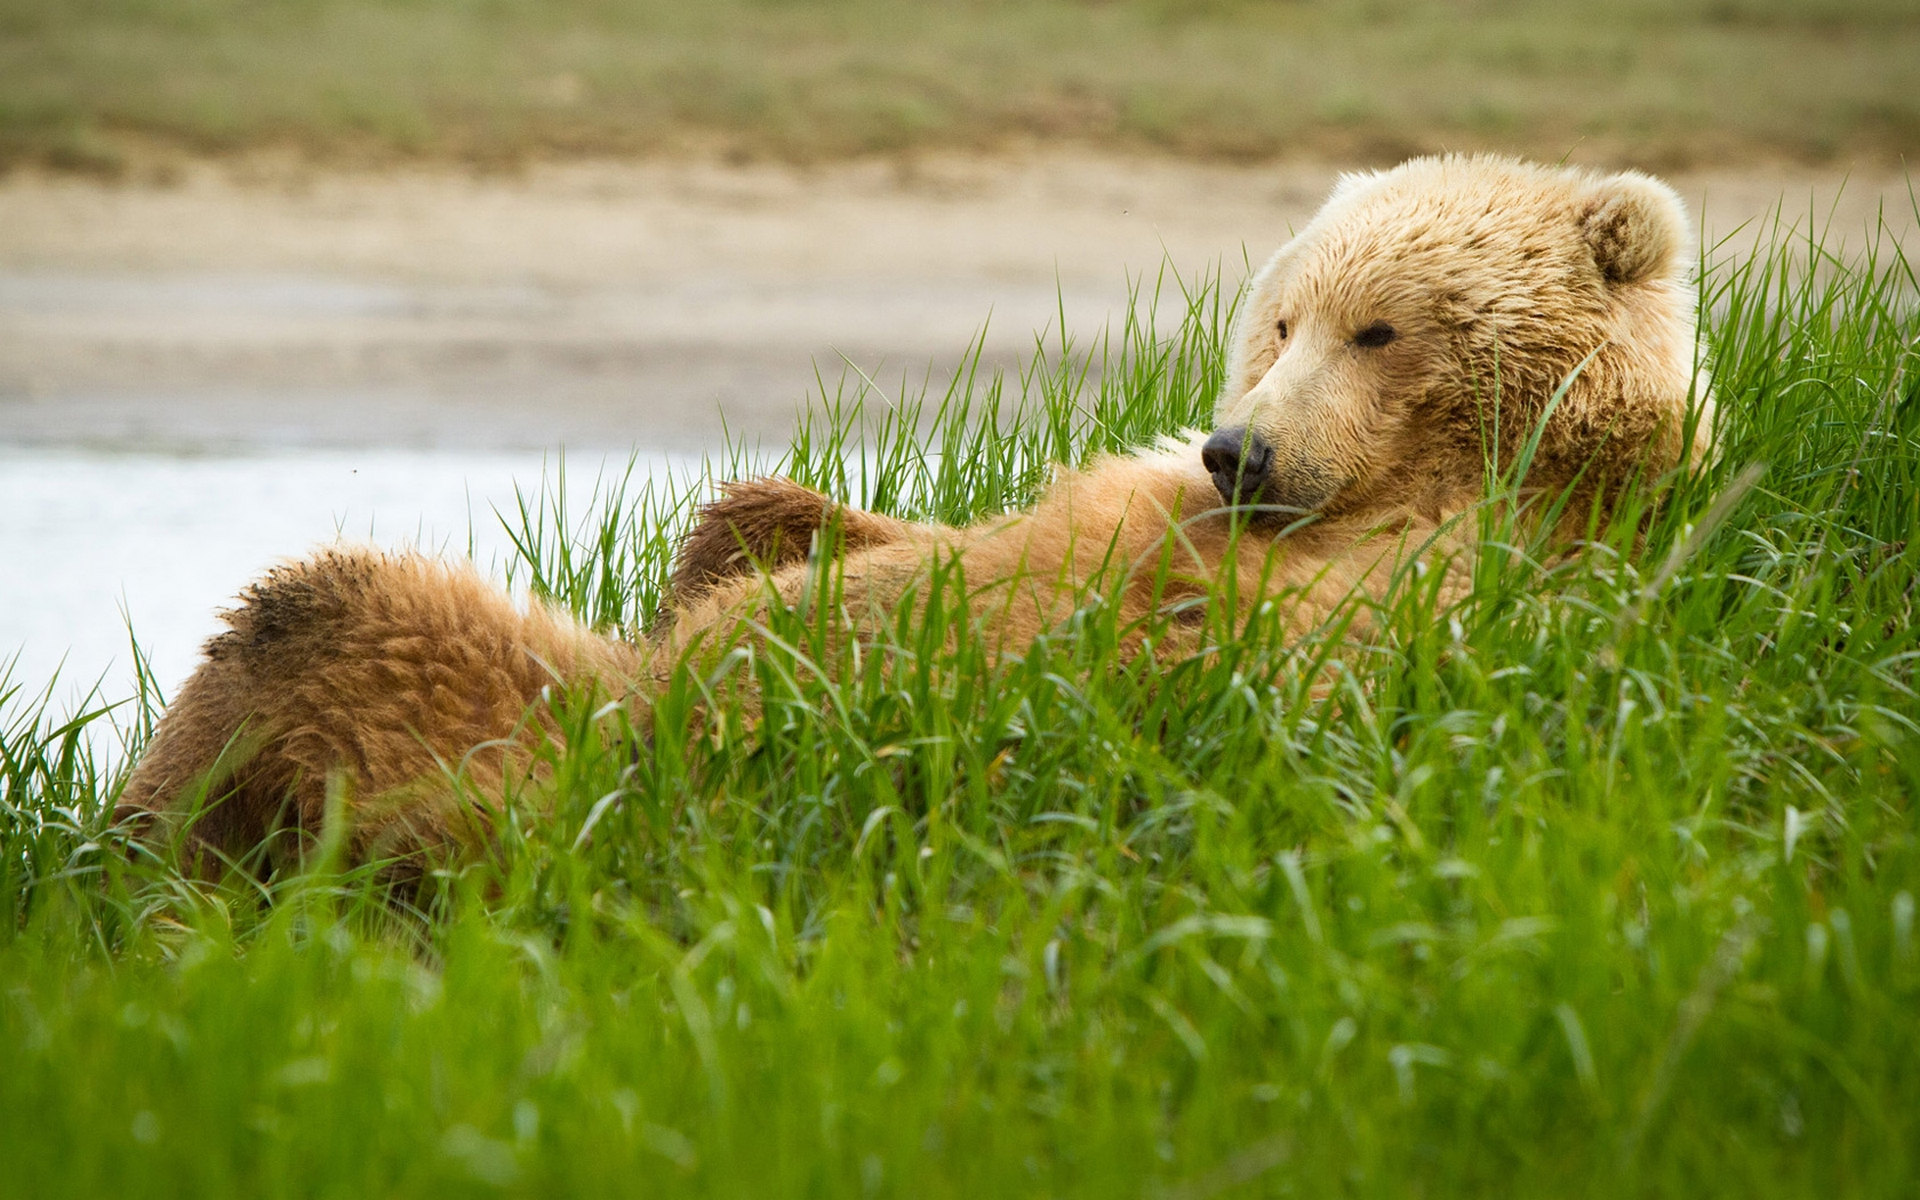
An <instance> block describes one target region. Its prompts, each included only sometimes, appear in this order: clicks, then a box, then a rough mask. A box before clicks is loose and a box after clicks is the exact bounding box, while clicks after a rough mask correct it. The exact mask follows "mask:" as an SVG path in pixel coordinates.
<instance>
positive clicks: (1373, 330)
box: [1353, 321, 1400, 350]
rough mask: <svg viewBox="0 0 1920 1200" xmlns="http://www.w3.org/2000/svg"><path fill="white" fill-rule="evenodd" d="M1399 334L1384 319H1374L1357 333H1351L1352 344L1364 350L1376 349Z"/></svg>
mask: <svg viewBox="0 0 1920 1200" xmlns="http://www.w3.org/2000/svg"><path fill="white" fill-rule="evenodd" d="M1399 336H1400V335H1399V334H1398V333H1397V332H1395V331H1394V328H1393V326H1391V325H1389V324H1387V323H1386V322H1385V321H1375V322H1374V323H1373V324H1371V325H1369V326H1367V327H1366V328H1365V329H1362V330H1361V331H1360V332H1359V333H1356V334H1354V335H1353V344H1354V345H1356V346H1359V347H1361V348H1362V349H1366V350H1378V349H1379V348H1380V347H1382V346H1384V345H1386V344H1387V343H1388V342H1390V341H1392V340H1393V339H1394V338H1397V337H1399Z"/></svg>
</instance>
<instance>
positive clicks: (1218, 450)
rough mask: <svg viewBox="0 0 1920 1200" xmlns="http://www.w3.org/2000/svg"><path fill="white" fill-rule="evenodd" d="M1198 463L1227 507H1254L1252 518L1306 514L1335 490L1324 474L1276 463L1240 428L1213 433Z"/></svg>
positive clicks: (1261, 441)
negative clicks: (1258, 509) (1256, 509)
mask: <svg viewBox="0 0 1920 1200" xmlns="http://www.w3.org/2000/svg"><path fill="white" fill-rule="evenodd" d="M1200 464H1201V465H1202V466H1204V467H1205V468H1206V469H1207V473H1208V474H1209V475H1211V476H1213V486H1214V489H1215V490H1216V491H1218V492H1219V493H1220V500H1221V502H1222V503H1224V504H1226V505H1228V506H1229V507H1248V506H1258V507H1259V508H1260V509H1261V510H1262V511H1261V512H1260V513H1258V514H1256V515H1257V518H1266V519H1281V518H1285V517H1287V516H1288V515H1298V514H1300V513H1304V512H1310V511H1312V510H1313V509H1316V508H1318V507H1319V506H1320V505H1322V504H1324V503H1326V502H1327V500H1328V499H1330V498H1331V497H1332V496H1333V494H1334V493H1335V492H1337V491H1339V490H1340V484H1339V481H1338V480H1336V479H1335V478H1333V476H1332V475H1331V474H1329V473H1327V472H1324V471H1316V470H1313V469H1312V468H1311V467H1307V466H1301V465H1297V464H1281V463H1280V462H1279V456H1277V455H1276V454H1275V453H1274V451H1273V447H1272V446H1271V445H1269V444H1268V443H1267V441H1266V439H1264V438H1262V437H1261V436H1260V435H1259V434H1258V433H1255V432H1253V431H1252V430H1250V429H1248V428H1247V427H1246V426H1244V425H1234V426H1230V427H1229V428H1226V429H1219V430H1215V431H1214V434H1213V436H1212V437H1210V438H1208V439H1207V441H1206V444H1205V445H1203V446H1202V447H1201V448H1200Z"/></svg>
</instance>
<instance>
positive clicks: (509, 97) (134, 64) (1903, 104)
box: [0, 0, 1920, 172]
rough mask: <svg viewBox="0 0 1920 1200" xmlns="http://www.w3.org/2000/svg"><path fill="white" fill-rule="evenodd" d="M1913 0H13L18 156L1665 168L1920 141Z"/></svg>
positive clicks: (3, 14)
mask: <svg viewBox="0 0 1920 1200" xmlns="http://www.w3.org/2000/svg"><path fill="white" fill-rule="evenodd" d="M1916 63H1920V11H1916V10H1915V8H1914V6H1913V5H1911V4H1909V3H1906V2H1905V0H1811V2H1809V0H1711V2H1709V0H1680V2H1678V3H1658V2H1655V0H1596V2H1595V3H1590V4H1584V5H1577V6H1569V5H1565V4H1561V3H1557V2H1554V0H1517V2H1511V3H1490V2H1484V0H1454V2H1451V3H1445V4H1417V3H1411V2H1403V0H1369V2H1366V3H1269V2H1265V0H1112V2H1107V3H1095V2H1092V0H1039V2H1035V3H1010V2H1003V0H971V2H969V3H963V4H931V3H919V2H915V3H909V4H901V3H893V2H891V0H717V2H715V3H711V4H674V3H668V2H667V0H483V2H476V0H274V2H272V3H256V2H254V0H166V2H165V3H159V2H156V0H0V165H5V164H6V163H9V162H12V163H19V162H28V161H38V162H43V163H50V164H53V165H56V166H64V167H69V168H80V169H94V170H102V171H108V172H111V171H115V170H119V169H123V168H124V167H126V166H127V165H128V163H129V162H132V163H136V164H137V163H139V162H142V161H146V160H148V159H151V158H153V157H154V154H155V152H159V153H160V157H162V158H164V155H165V153H166V152H172V151H179V150H187V151H194V152H209V151H211V152H234V151H254V150H261V149H269V150H272V149H280V150H286V149H291V150H293V151H296V152H299V153H303V154H307V155H312V156H318V157H321V158H323V159H336V160H350V161H351V160H359V159H367V158H372V159H376V160H379V159H391V158H396V157H417V156H427V157H430V158H440V159H454V160H469V161H475V162H493V163H499V162H511V161H514V160H516V159H520V158H523V157H525V156H528V155H544V154H576V153H592V154H605V153H614V154H625V153H634V152H653V151H660V150H674V149H685V148H688V147H693V148H697V149H700V150H703V151H707V150H713V149H719V150H722V151H726V152H733V153H739V154H744V155H757V156H773V157H778V158H784V159H791V160H796V161H812V160H818V159H823V158H835V157H840V156H845V155H850V154H863V153H872V152H900V151H912V150H920V149H930V148H942V147H950V148H952V147H957V148H972V149H978V148H993V147H996V146H1000V145H1002V144H1004V143H1006V142H1007V141H1008V140H1009V139H1026V138H1041V139H1066V140H1070V141H1079V142H1085V143H1091V144H1093V145H1096V146H1101V147H1109V148H1118V149H1148V150H1155V151H1166V152H1172V153H1177V154H1189V155H1201V156H1215V157H1220V156H1226V157H1258V156H1270V155H1280V154H1295V155H1318V156H1326V157H1329V158H1333V159H1337V160H1352V159H1355V158H1360V159H1389V160H1390V159H1398V158H1400V157H1403V156H1405V155H1406V154H1408V153H1410V152H1413V151H1417V150H1429V149H1435V148H1449V149H1468V148H1474V147H1497V148H1501V149H1508V150H1517V151H1522V152H1527V153H1531V154H1533V155H1536V156H1539V157H1545V158H1548V159H1556V158H1559V157H1560V156H1561V155H1563V154H1565V153H1566V152H1567V151H1568V150H1569V149H1571V148H1572V147H1574V146H1576V145H1579V146H1581V147H1582V151H1581V153H1582V155H1583V157H1588V158H1601V159H1605V158H1625V157H1631V158H1632V159H1633V160H1635V161H1637V162H1640V163H1642V164H1652V165H1660V166H1667V167H1674V166H1680V165H1686V164H1692V163H1701V162H1709V163H1710V162H1733V163H1741V164H1744V163H1748V162H1751V161H1753V160H1754V159H1756V158H1760V159H1777V158H1781V157H1785V158H1788V159H1793V160H1801V161H1813V162H1829V161H1836V160H1848V159H1853V158H1857V157H1861V156H1865V157H1866V158H1868V159H1870V160H1873V161H1879V162H1891V161H1894V160H1896V159H1897V158H1898V156H1899V155H1900V154H1902V153H1904V154H1908V155H1911V154H1912V153H1913V152H1914V150H1915V149H1916V147H1920V87H1916V84H1917V83H1920V68H1916V66H1915V64H1916Z"/></svg>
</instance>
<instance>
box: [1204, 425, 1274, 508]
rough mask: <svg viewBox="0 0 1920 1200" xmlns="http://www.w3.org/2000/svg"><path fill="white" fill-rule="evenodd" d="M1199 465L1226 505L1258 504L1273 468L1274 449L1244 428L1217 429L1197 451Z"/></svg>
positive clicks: (1257, 435)
mask: <svg viewBox="0 0 1920 1200" xmlns="http://www.w3.org/2000/svg"><path fill="white" fill-rule="evenodd" d="M1200 464H1201V465H1202V466H1204V467H1206V469H1207V473H1208V474H1209V475H1212V476H1213V486H1214V488H1215V489H1217V490H1218V491H1219V493H1220V499H1221V501H1222V502H1224V503H1226V504H1258V503H1260V502H1261V501H1260V493H1261V490H1262V489H1263V488H1265V487H1266V484H1267V474H1268V471H1269V470H1270V469H1271V468H1272V466H1273V447H1271V446H1269V445H1267V443H1266V442H1265V441H1264V440H1262V439H1261V437H1260V435H1259V434H1257V433H1254V432H1252V431H1251V430H1249V429H1248V428H1247V427H1246V426H1245V425H1234V426H1231V427H1230V428H1227V429H1217V430H1215V431H1214V434H1213V436H1212V437H1210V438H1208V439H1207V444H1206V445H1204V446H1202V447H1201V448H1200Z"/></svg>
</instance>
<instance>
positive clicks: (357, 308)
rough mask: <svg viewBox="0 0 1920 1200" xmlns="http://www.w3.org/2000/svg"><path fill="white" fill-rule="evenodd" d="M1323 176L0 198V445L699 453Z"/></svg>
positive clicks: (1899, 218) (993, 343)
mask: <svg viewBox="0 0 1920 1200" xmlns="http://www.w3.org/2000/svg"><path fill="white" fill-rule="evenodd" d="M1335 173H1336V172H1335V170H1334V169H1333V168H1331V167H1318V166H1283V167H1274V166H1264V167H1231V166H1217V165H1194V164H1190V163H1183V162H1177V161H1167V160H1139V159H1125V158H1105V157H1095V156H1087V155H1073V154H1046V155H1039V154H1035V155H1032V156H1028V157H1002V158H994V159H969V158H959V157H955V158H931V159H925V160H921V161H919V162H916V163H914V164H911V165H908V166H903V165H900V164H897V163H866V164H855V165H843V166H834V167H827V168H816V169H811V170H798V169H788V168H782V167H772V166H750V167H730V166H723V165H718V164H714V163H686V162H653V163H643V164H615V163H593V164H573V165H555V166H542V167H535V168H531V169H529V170H527V171H525V172H524V173H521V174H517V175H514V176H509V177H485V176H474V175H471V174H464V173H460V172H455V171H448V170H419V171H386V172H381V173H366V174H356V173H338V172H335V173H316V172H312V171H307V170H302V169H298V168H293V167H287V166H284V165H282V166H274V165H272V164H263V163H253V164H241V165H233V164H227V165H210V164H208V165H201V166H197V167H194V168H191V169H189V170H187V171H186V172H185V173H184V174H183V175H182V176H181V177H180V178H178V179H177V180H175V181H174V182H171V183H168V184H165V185H127V184H105V183H98V182H92V181H88V180H84V179H77V178H72V177H40V176H34V175H30V174H16V175H15V176H13V177H11V178H9V179H7V180H5V181H3V182H0V441H4V442H10V443H13V444H15V445H23V444H24V445H69V446H94V447H102V448H140V449H180V450H241V449H258V448H278V447H316V446H336V447H338V446H370V445H383V446H401V447H412V448H423V449H440V448H445V449H508V448H521V447H537V446H552V445H556V444H566V445H569V446H575V447H624V446H631V445H635V444H638V445H641V446H645V447H649V448H662V449H681V450H699V449H702V448H706V447H710V446H712V445H715V444H716V443H717V442H718V440H719V437H720V433H721V429H722V420H723V417H722V414H723V413H724V420H725V423H726V426H727V427H728V428H730V429H731V430H733V431H734V432H735V433H736V434H742V435H745V436H748V437H750V438H751V437H762V438H778V437H780V436H781V435H782V434H784V432H785V431H786V429H787V428H788V427H789V425H790V424H791V421H792V419H793V414H794V412H795V410H796V408H797V407H798V406H799V405H801V404H803V403H804V402H805V398H806V397H807V395H808V394H809V392H811V391H812V390H813V389H814V386H815V384H814V372H815V369H816V364H817V365H818V368H819V370H820V371H821V372H822V373H823V374H824V375H825V376H826V377H827V378H828V380H829V382H830V383H831V382H832V381H833V380H835V379H837V378H838V377H839V376H840V374H841V357H840V356H842V355H844V356H846V357H847V358H849V359H851V360H852V361H854V362H855V363H858V364H859V365H860V366H861V367H863V368H866V369H868V370H870V371H873V372H876V378H879V379H880V380H881V381H882V382H883V383H887V384H889V385H890V386H897V384H898V381H899V380H900V378H901V376H902V374H903V373H904V374H906V375H907V376H909V377H911V378H912V379H914V380H918V379H920V378H923V377H924V376H925V374H926V372H927V371H928V369H929V366H930V365H931V367H932V369H933V371H934V374H935V378H936V379H939V378H940V377H941V373H942V372H943V371H945V370H949V369H951V367H952V366H953V364H954V363H955V362H956V361H958V359H959V357H960V354H961V351H962V350H963V349H964V348H965V346H966V345H967V344H968V342H969V340H970V339H971V338H972V337H973V336H974V335H975V334H976V332H977V331H978V330H980V328H981V327H982V326H983V325H984V324H987V323H988V319H989V317H991V323H990V325H989V326H988V333H987V337H986V350H987V354H988V357H989V358H990V359H992V360H994V361H996V362H1012V361H1014V360H1015V359H1016V358H1017V357H1018V356H1019V355H1020V354H1021V353H1022V352H1023V351H1025V350H1027V349H1029V348H1030V347H1031V345H1032V338H1033V333H1034V331H1035V330H1036V329H1039V328H1042V327H1045V326H1052V327H1055V328H1057V327H1058V326H1059V324H1060V320H1061V314H1062V312H1064V315H1065V322H1066V325H1067V327H1068V328H1069V329H1070V330H1072V331H1074V332H1075V333H1076V334H1078V335H1080V336H1082V337H1084V336H1086V335H1089V334H1092V333H1094V332H1096V331H1097V330H1098V328H1099V327H1100V325H1101V324H1102V322H1103V321H1105V320H1106V319H1107V318H1108V316H1109V315H1110V314H1112V313H1115V312H1116V311H1118V310H1119V309H1120V308H1122V307H1123V306H1124V303H1125V298H1126V291H1127V286H1128V279H1129V277H1130V276H1131V277H1134V278H1137V277H1139V276H1140V275H1142V273H1145V274H1146V275H1147V276H1148V277H1151V276H1152V275H1153V273H1154V272H1156V271H1157V269H1158V268H1159V266H1160V264H1161V263H1162V262H1163V260H1164V261H1169V262H1171V263H1172V264H1173V265H1174V266H1175V267H1177V268H1179V269H1180V270H1181V271H1182V272H1184V273H1187V274H1189V275H1191V274H1193V273H1195V272H1198V271H1201V270H1204V269H1207V268H1209V267H1210V266H1212V265H1213V264H1216V263H1224V264H1225V269H1226V272H1227V275H1228V277H1229V278H1230V279H1237V278H1239V276H1240V274H1241V273H1242V270H1243V266H1242V264H1243V262H1244V261H1245V258H1246V257H1251V258H1252V259H1253V260H1254V261H1255V262H1257V261H1258V260H1259V259H1261V258H1262V257H1264V256H1265V255H1266V254H1267V253H1269V252H1270V251H1271V250H1272V249H1273V248H1274V247H1275V246H1276V245H1278V244H1279V242H1280V241H1282V240H1283V239H1284V237H1285V236H1286V231H1287V229H1288V227H1289V225H1290V224H1296V225H1297V224H1298V223H1299V222H1300V221H1302V220H1303V219H1304V218H1305V217H1306V216H1307V215H1309V214H1310V213H1311V212H1312V211H1313V209H1314V208H1315V207H1316V206H1317V205H1318V203H1319V202H1320V200H1321V198H1322V197H1323V196H1324V195H1325V193H1326V191H1327V189H1328V187H1329V186H1330V185H1331V183H1332V180H1333V178H1334V175H1335ZM1674 182H1675V183H1676V185H1678V186H1679V187H1680V188H1681V189H1682V191H1683V192H1684V193H1685V195H1686V196H1687V198H1688V200H1689V202H1690V203H1692V204H1693V205H1694V206H1695V208H1696V211H1697V212H1700V213H1702V214H1703V220H1704V225H1705V228H1706V231H1707V236H1708V237H1709V238H1710V239H1717V238H1721V237H1726V236H1728V235H1729V234H1732V233H1733V231H1734V230H1736V229H1737V228H1738V227H1739V226H1741V224H1742V223H1744V222H1753V221H1760V220H1764V219H1766V218H1767V217H1768V215H1769V214H1770V213H1771V211H1772V210H1774V209H1775V208H1776V206H1780V205H1782V203H1783V201H1784V212H1785V214H1786V217H1787V219H1788V220H1793V221H1797V222H1798V223H1799V224H1800V225H1801V226H1802V227H1803V228H1804V227H1805V226H1806V225H1807V224H1808V219H1809V214H1813V219H1814V222H1815V224H1816V225H1821V226H1824V225H1827V224H1829V223H1830V225H1831V229H1832V231H1833V238H1832V239H1830V244H1831V243H1832V241H1835V240H1844V241H1845V243H1846V244H1847V245H1850V246H1858V245H1860V244H1861V243H1862V241H1863V240H1864V238H1863V234H1864V231H1865V230H1866V229H1867V228H1868V227H1869V225H1870V224H1871V223H1872V222H1873V221H1874V219H1875V215H1876V213H1877V212H1879V211H1880V210H1881V209H1882V207H1883V206H1884V209H1885V211H1886V212H1887V214H1888V218H1889V224H1890V225H1892V226H1893V227H1894V228H1895V229H1896V230H1897V231H1900V232H1901V233H1902V236H1904V237H1906V238H1907V244H1908V245H1909V247H1911V246H1912V245H1913V242H1912V240H1911V235H1912V229H1913V226H1914V223H1915V220H1914V206H1913V203H1912V201H1911V198H1910V195H1909V192H1908V187H1907V182H1906V181H1905V180H1904V179H1903V178H1894V177H1887V176H1876V177H1865V176H1859V175H1856V176H1854V177H1853V178H1851V179H1843V178H1842V177H1841V176H1840V175H1839V174H1837V173H1824V174H1822V173H1814V172H1811V171H1808V170H1807V169H1804V168H1783V169H1778V170H1772V169H1756V170H1754V171H1752V172H1749V173H1745V174H1730V173H1724V172H1722V173H1718V174H1710V175H1692V176H1686V177H1682V178H1676V179H1675V180H1674Z"/></svg>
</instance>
